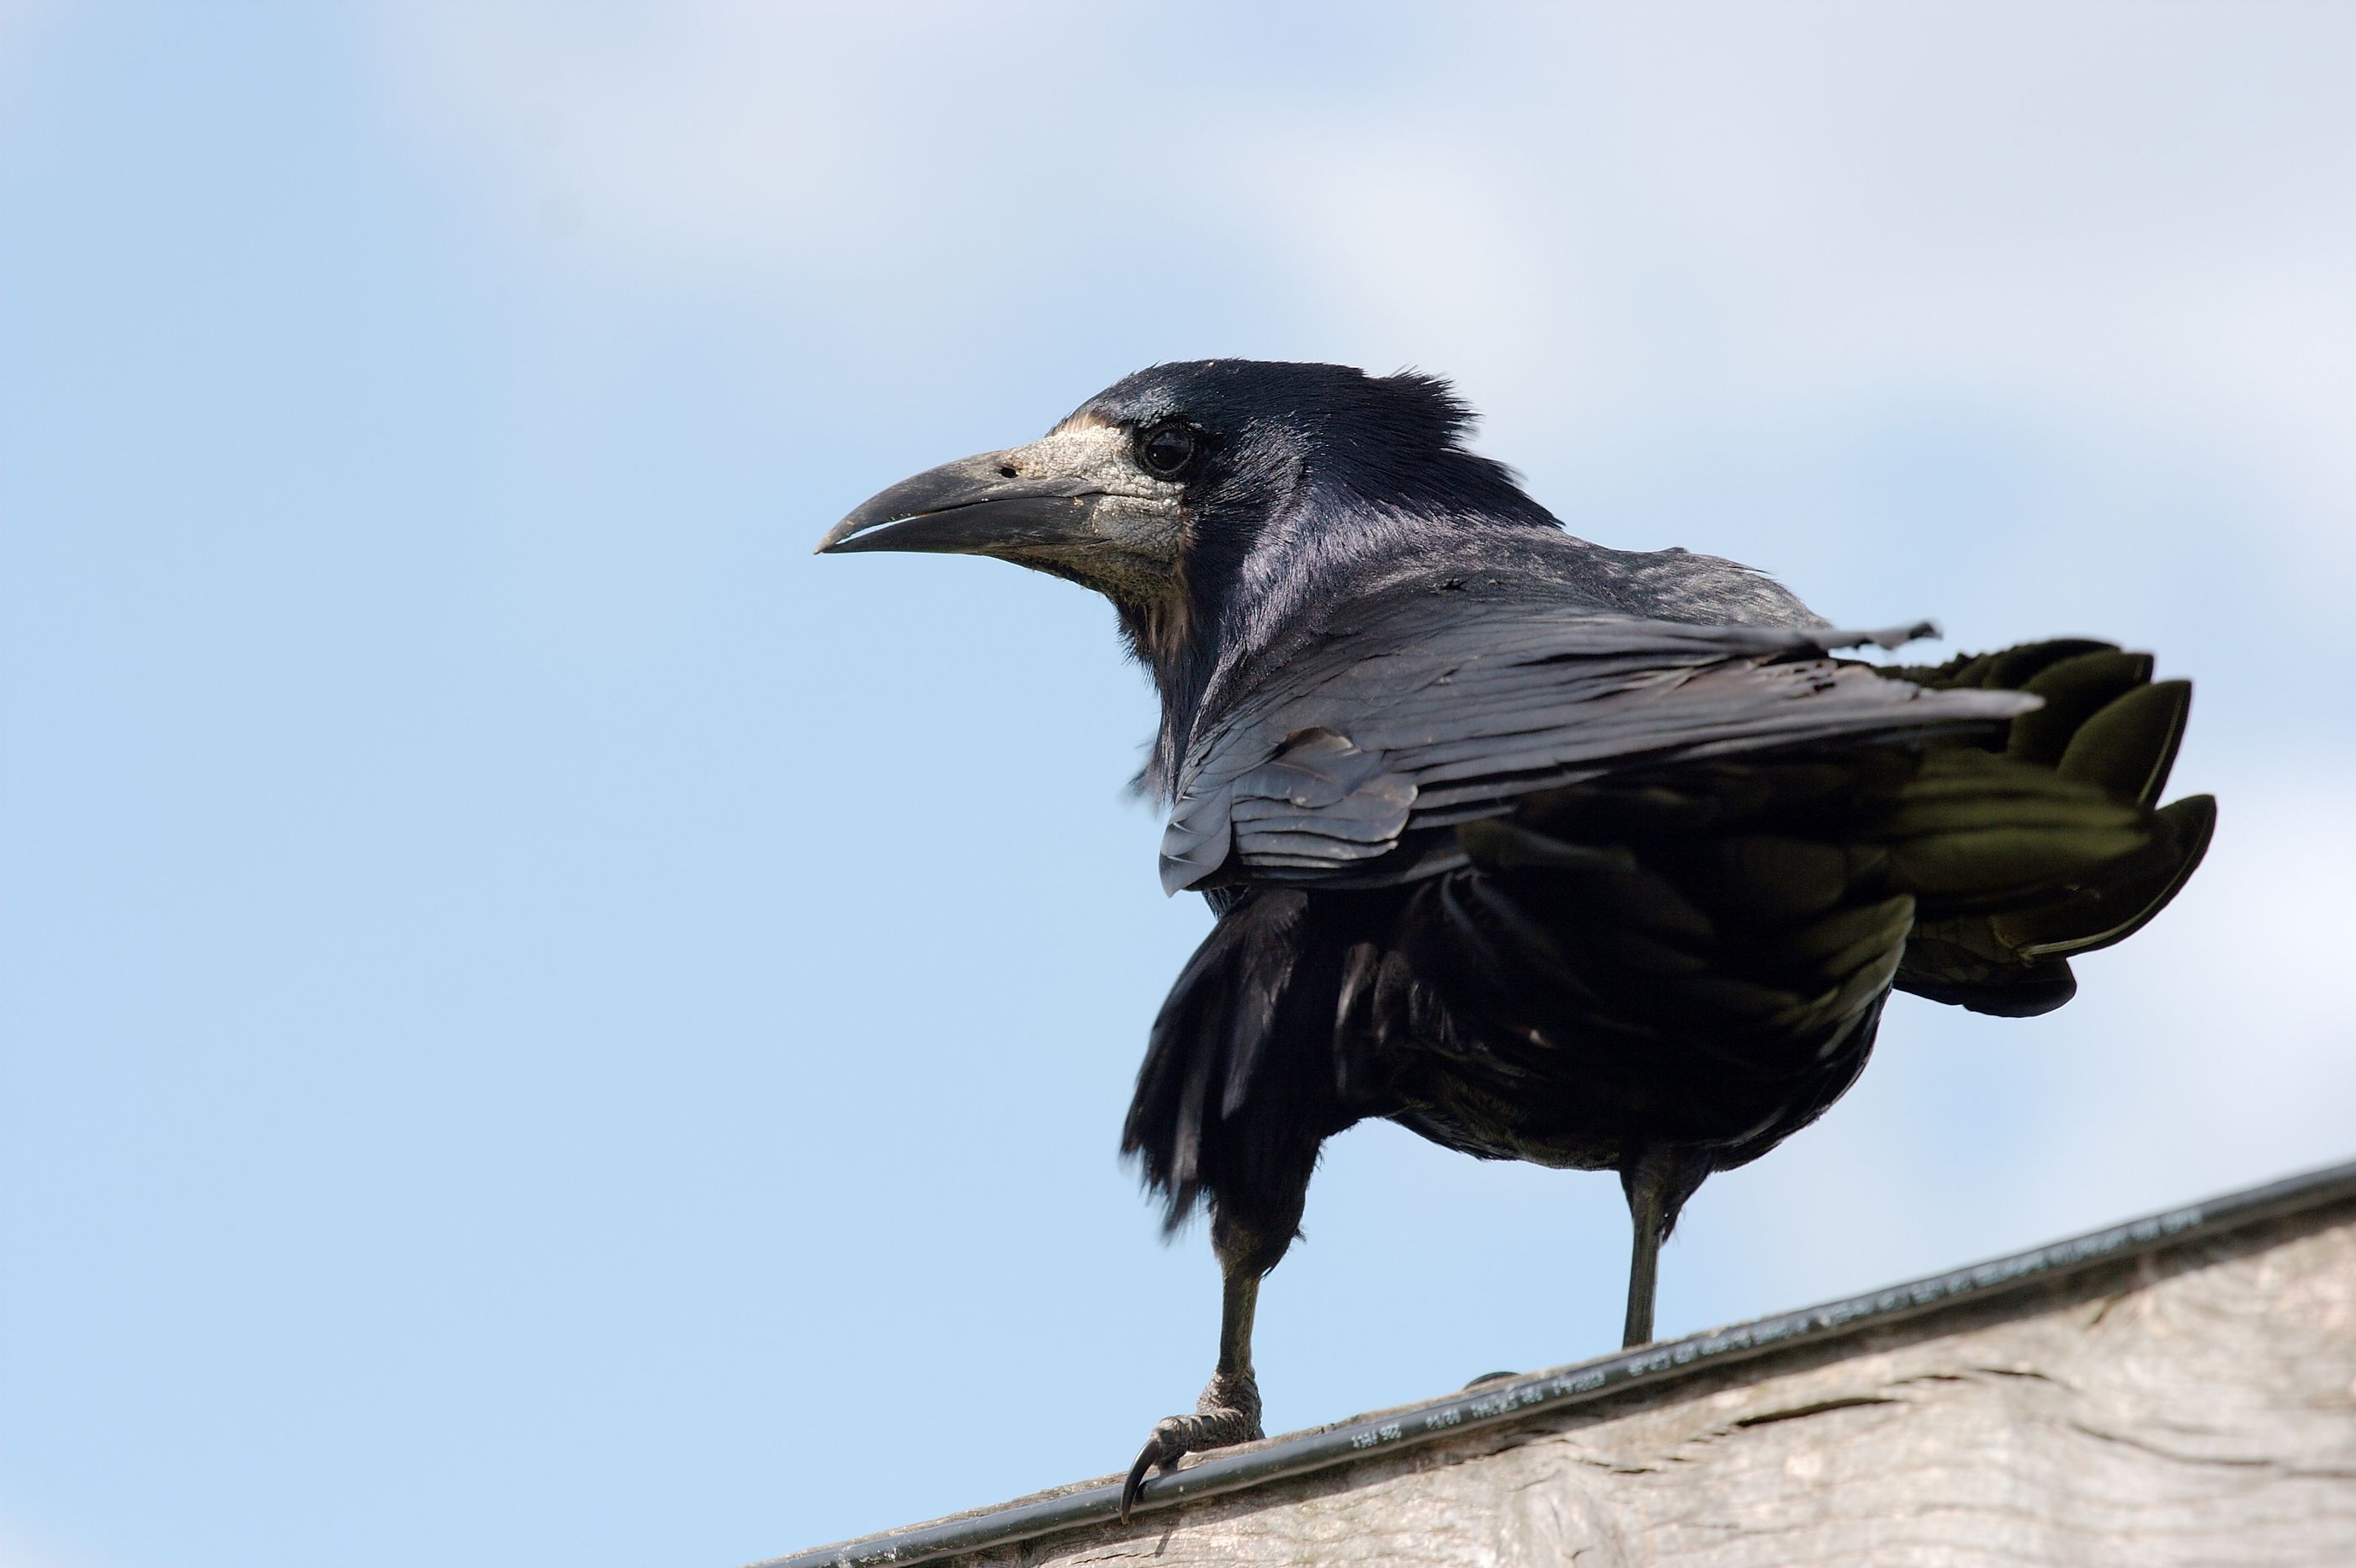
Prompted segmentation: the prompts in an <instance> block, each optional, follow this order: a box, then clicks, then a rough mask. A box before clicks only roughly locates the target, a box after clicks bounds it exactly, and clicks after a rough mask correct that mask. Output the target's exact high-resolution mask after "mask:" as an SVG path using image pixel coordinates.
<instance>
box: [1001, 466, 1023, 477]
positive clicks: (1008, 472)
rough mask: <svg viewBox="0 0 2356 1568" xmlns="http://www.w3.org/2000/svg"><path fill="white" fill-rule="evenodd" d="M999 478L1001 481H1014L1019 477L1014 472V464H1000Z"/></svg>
mask: <svg viewBox="0 0 2356 1568" xmlns="http://www.w3.org/2000/svg"><path fill="white" fill-rule="evenodd" d="M998 476H999V477H1000V478H1001V479H1013V478H1017V477H1019V475H1016V474H1015V472H1014V464H1012V463H1001V464H999V465H998Z"/></svg>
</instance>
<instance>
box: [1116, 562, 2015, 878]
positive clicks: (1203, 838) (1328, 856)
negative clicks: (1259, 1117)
mask: <svg viewBox="0 0 2356 1568" xmlns="http://www.w3.org/2000/svg"><path fill="white" fill-rule="evenodd" d="M1930 631H1931V628H1930V627H1929V626H1928V625H1919V626H1914V627H1910V628H1905V629H1902V630H1896V631H1882V632H1845V631H1836V630H1832V629H1830V628H1805V627H1781V626H1739V625H1737V626H1698V625H1687V624H1680V623H1675V622H1665V621H1644V620H1635V619H1631V618H1628V617H1624V616H1616V615H1604V614H1598V613H1594V612H1592V611H1590V610H1583V609H1580V608H1577V607H1574V606H1569V605H1556V604H1543V603H1540V604H1530V603H1496V602H1494V601H1483V600H1480V599H1475V598H1470V597H1469V596H1463V595H1459V594H1454V593H1450V592H1433V591H1430V590H1423V591H1420V592H1415V593H1412V594H1401V595H1398V596H1394V597H1390V598H1387V599H1382V600H1374V601H1370V602H1368V603H1366V604H1365V606H1363V607H1362V608H1360V609H1358V610H1357V611H1355V613H1352V614H1351V615H1350V616H1348V618H1347V619H1346V622H1344V623H1340V624H1334V625H1333V626H1330V627H1329V628H1328V629H1327V630H1326V631H1325V632H1324V633H1323V635H1321V636H1320V637H1319V638H1318V639H1317V640H1316V642H1315V643H1314V644H1313V645H1312V646H1311V647H1310V648H1308V649H1307V650H1306V651H1304V652H1302V653H1301V654H1299V655H1298V656H1294V657H1292V658H1290V659H1288V660H1286V661H1285V662H1284V663H1283V664H1282V666H1281V667H1279V668H1278V669H1276V670H1275V671H1274V672H1273V673H1271V674H1270V675H1269V676H1267V677H1263V678H1262V679H1260V680H1259V681H1258V682H1257V683H1256V684H1254V685H1253V686H1252V687H1251V688H1249V689H1248V691H1246V692H1245V693H1244V694H1243V695H1242V696H1241V697H1240V699H1237V700H1236V701H1233V702H1231V703H1228V704H1226V705H1225V706H1224V707H1223V708H1222V709H1221V710H1220V711H1219V712H1218V713H1217V714H1215V716H1213V717H1212V718H1211V719H1210V720H1209V721H1208V722H1207V723H1206V724H1205V725H1204V726H1202V727H1201V728H1199V729H1198V730H1197V732H1196V734H1195V737H1194V741H1192V742H1191V743H1190V744H1189V745H1188V747H1187V749H1186V755H1185V762H1184V764H1183V767H1182V769H1181V771H1180V774H1179V780H1178V787H1177V789H1176V791H1175V794H1174V798H1173V804H1172V806H1171V813H1170V821H1169V825H1168V827H1167V828H1166V830H1165V831H1164V833H1163V835H1162V885H1163V887H1164V888H1166V889H1168V890H1169V891H1173V892H1175V891H1179V890H1181V889H1183V888H1194V887H1202V886H1205V885H1226V884H1231V883H1235V882H1238V881H1281V882H1314V883H1323V884H1325V885H1329V886H1331V885H1344V886H1381V885H1388V884H1394V883H1398V882H1402V881H1408V880H1414V879H1416V878H1419V877H1423V876H1429V875H1431V874H1433V873H1434V872H1436V871H1439V870H1442V869H1448V868H1449V867H1451V866H1454V865H1458V864H1462V861H1463V852H1462V849H1461V848H1459V847H1458V846H1457V844H1456V842H1455V838H1456V836H1455V835H1454V834H1452V833H1436V832H1432V831H1430V829H1436V828H1441V827H1449V826H1451V825H1453V824H1456V823H1460V822H1467V821H1472V820H1474V819H1476V818H1480V817H1483V816H1500V815H1503V814H1505V813H1506V812H1509V811H1511V810H1512V809H1514V802H1515V800H1516V799H1518V798H1519V797H1521V796H1523V795H1528V794H1529V793H1531V792H1533V791H1536V790H1541V789H1547V788H1553V787H1557V786H1559V785H1562V784H1570V783H1575V782H1578V781H1580V780H1582V779H1591V778H1595V777H1598V776H1601V775H1602V774H1606V773H1615V772H1620V771H1623V770H1625V769H1627V768H1630V767H1634V766H1651V765H1657V764H1662V763H1676V762H1684V761H1690V760H1695V759H1699V758H1704V757H1712V756H1724V755H1729V754H1731V753H1735V752H1758V751H1763V750H1768V749H1772V748H1781V747H1789V746H1798V745H1808V744H1817V743H1823V742H1826V741H1870V740H1887V739H1892V738H1896V737H1899V736H1902V735H1908V734H1917V733H1922V732H1926V731H1934V730H1946V729H1950V728H1953V727H1956V726H1966V725H1973V724H1987V723H1995V722H1999V721H2002V720H2008V719H2010V718H2012V717H2013V716H2014V715H2016V714H2019V713H2022V712H2025V711H2028V710H2029V709H2033V708H2035V707H2037V706H2038V699H2036V698H2035V697H2032V696H2027V695H2024V694H2022V693H2019V692H2016V691H2001V690H1935V689H1926V688H1923V687H1922V686H1919V685H1916V684H1913V683H1911V682H1908V681H1902V680H1893V679H1888V678H1885V677H1881V676H1879V675H1876V674H1875V673H1873V671H1872V669H1871V668H1869V667H1865V666H1860V665H1855V664H1845V663H1840V662H1837V661H1835V660H1833V659H1830V658H1828V657H1826V654H1827V652H1828V651H1829V650H1831V649H1833V648H1837V647H1850V646H1855V645H1858V644H1862V643H1868V642H1872V643H1879V644H1880V645H1883V646H1885V647H1894V646H1896V645H1899V644H1901V643H1903V642H1905V641H1907V640H1909V639H1911V638H1912V637H1914V636H1919V635H1927V634H1928V633H1929V632H1930Z"/></svg>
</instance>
